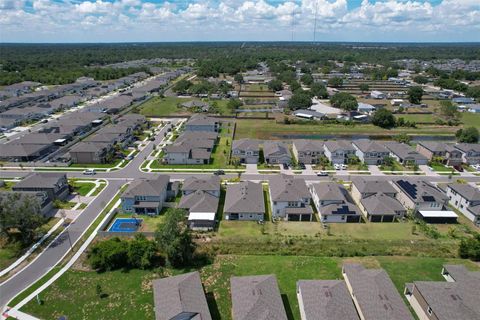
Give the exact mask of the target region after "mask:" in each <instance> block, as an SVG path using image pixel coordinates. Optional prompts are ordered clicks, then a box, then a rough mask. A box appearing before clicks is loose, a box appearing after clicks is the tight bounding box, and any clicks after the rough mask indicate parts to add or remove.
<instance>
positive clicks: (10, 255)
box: [0, 245, 20, 270]
mask: <svg viewBox="0 0 480 320" xmlns="http://www.w3.org/2000/svg"><path fill="white" fill-rule="evenodd" d="M19 254H20V252H19V249H18V248H17V247H16V246H14V245H5V246H2V247H1V248H0V270H3V269H5V268H6V267H8V266H9V265H11V264H12V263H13V262H14V261H15V260H16V259H17V258H18V256H19Z"/></svg>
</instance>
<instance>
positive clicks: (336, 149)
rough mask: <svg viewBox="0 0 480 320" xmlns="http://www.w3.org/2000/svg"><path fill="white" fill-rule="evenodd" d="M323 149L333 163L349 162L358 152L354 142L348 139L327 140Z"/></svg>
mask: <svg viewBox="0 0 480 320" xmlns="http://www.w3.org/2000/svg"><path fill="white" fill-rule="evenodd" d="M323 149H324V152H325V156H326V157H327V158H328V160H330V162H331V163H332V164H347V163H349V162H350V159H351V158H352V157H354V156H355V152H356V149H355V148H354V147H353V146H352V143H351V142H349V141H346V140H329V141H327V142H325V144H324V145H323Z"/></svg>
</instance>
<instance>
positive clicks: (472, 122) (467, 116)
mask: <svg viewBox="0 0 480 320" xmlns="http://www.w3.org/2000/svg"><path fill="white" fill-rule="evenodd" d="M461 121H462V122H463V125H464V127H476V128H477V129H480V114H476V113H470V112H464V113H462V118H461Z"/></svg>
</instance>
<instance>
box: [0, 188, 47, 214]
mask: <svg viewBox="0 0 480 320" xmlns="http://www.w3.org/2000/svg"><path fill="white" fill-rule="evenodd" d="M25 201H28V202H29V203H36V204H38V206H36V205H34V206H33V208H34V210H35V211H34V212H36V213H37V214H40V215H43V216H47V215H48V214H49V213H50V212H51V210H52V209H53V202H52V199H50V198H49V197H48V194H47V193H46V192H45V191H18V192H17V191H0V203H6V202H8V203H9V204H10V205H11V206H12V208H22V207H23V205H24V203H25Z"/></svg>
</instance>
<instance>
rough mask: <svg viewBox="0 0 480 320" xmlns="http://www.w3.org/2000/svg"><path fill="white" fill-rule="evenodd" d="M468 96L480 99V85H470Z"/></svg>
mask: <svg viewBox="0 0 480 320" xmlns="http://www.w3.org/2000/svg"><path fill="white" fill-rule="evenodd" d="M467 96H469V97H471V98H475V99H480V86H475V87H469V88H468V89H467Z"/></svg>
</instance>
